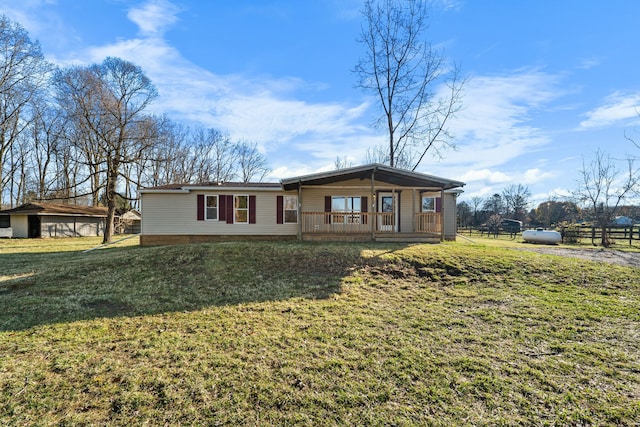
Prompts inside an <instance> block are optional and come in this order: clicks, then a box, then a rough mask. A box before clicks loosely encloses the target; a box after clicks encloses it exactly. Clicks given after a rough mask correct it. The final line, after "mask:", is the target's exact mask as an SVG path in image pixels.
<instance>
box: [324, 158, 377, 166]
mask: <svg viewBox="0 0 640 427" xmlns="http://www.w3.org/2000/svg"><path fill="white" fill-rule="evenodd" d="M367 163H375V162H367ZM333 166H334V168H335V169H346V168H350V167H351V166H353V163H352V162H351V160H349V158H348V157H347V156H344V157H340V156H336V161H335V162H334V163H333Z"/></svg>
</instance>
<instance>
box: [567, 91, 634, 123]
mask: <svg viewBox="0 0 640 427" xmlns="http://www.w3.org/2000/svg"><path fill="white" fill-rule="evenodd" d="M586 116H587V120H584V121H583V122H581V123H580V128H581V129H593V128H601V127H606V126H613V125H615V124H617V123H620V122H624V121H627V120H631V119H633V120H634V121H637V120H638V118H639V117H640V92H631V93H625V92H615V93H613V94H611V95H609V96H608V97H607V98H606V99H605V102H604V105H602V106H600V107H598V108H596V109H594V110H591V111H589V112H587V113H586Z"/></svg>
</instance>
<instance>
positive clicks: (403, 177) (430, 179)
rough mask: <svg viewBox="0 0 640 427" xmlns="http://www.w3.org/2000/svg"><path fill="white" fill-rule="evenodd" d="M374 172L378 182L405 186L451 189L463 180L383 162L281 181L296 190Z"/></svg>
mask: <svg viewBox="0 0 640 427" xmlns="http://www.w3.org/2000/svg"><path fill="white" fill-rule="evenodd" d="M372 173H373V174H374V179H375V181H376V182H384V183H387V184H392V185H399V186H403V187H420V188H438V189H443V190H449V189H451V188H456V187H462V186H463V185H464V183H463V182H460V181H454V180H450V179H447V178H441V177H437V176H432V175H427V174H423V173H418V172H412V171H408V170H404V169H398V168H392V167H390V166H386V165H382V164H377V163H376V164H370V165H364V166H357V167H353V168H346V169H339V170H335V171H331V172H323V173H317V174H312V175H304V176H299V177H294V178H287V179H283V180H282V181H281V183H282V187H283V188H284V189H285V190H294V189H296V188H298V185H326V184H333V183H336V182H341V181H347V180H351V179H360V180H369V179H371V174H372Z"/></svg>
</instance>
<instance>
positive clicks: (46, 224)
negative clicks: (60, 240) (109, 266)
mask: <svg viewBox="0 0 640 427" xmlns="http://www.w3.org/2000/svg"><path fill="white" fill-rule="evenodd" d="M106 218H107V208H103V207H94V206H78V205H63V204H55V203H40V202H32V203H26V204H24V205H21V206H18V207H16V208H13V209H6V210H2V211H0V227H3V228H5V229H11V236H8V237H31V238H39V237H43V238H46V237H85V236H101V235H103V234H104V229H105V224H106Z"/></svg>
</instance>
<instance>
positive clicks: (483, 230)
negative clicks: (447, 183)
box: [458, 225, 640, 245]
mask: <svg viewBox="0 0 640 427" xmlns="http://www.w3.org/2000/svg"><path fill="white" fill-rule="evenodd" d="M601 230H602V228H601V227H593V226H569V227H561V228H559V229H557V231H559V232H560V234H561V235H562V242H563V243H575V242H582V243H584V242H585V241H588V242H591V243H594V244H598V243H599V242H600V237H601ZM523 231H524V230H523ZM458 232H459V233H466V234H472V233H480V235H484V234H486V235H487V236H510V237H515V236H518V235H520V233H515V234H514V233H511V232H509V231H507V230H504V229H502V228H500V229H498V230H495V229H491V230H489V229H488V228H487V227H480V228H473V227H465V228H460V229H458ZM607 237H608V238H609V240H610V241H613V242H619V243H623V242H626V243H628V244H629V245H634V244H636V245H638V244H640V225H633V226H615V227H607Z"/></svg>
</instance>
